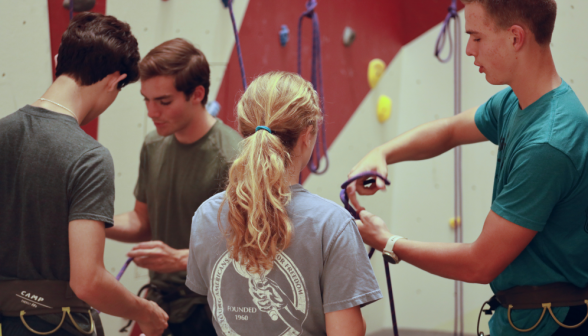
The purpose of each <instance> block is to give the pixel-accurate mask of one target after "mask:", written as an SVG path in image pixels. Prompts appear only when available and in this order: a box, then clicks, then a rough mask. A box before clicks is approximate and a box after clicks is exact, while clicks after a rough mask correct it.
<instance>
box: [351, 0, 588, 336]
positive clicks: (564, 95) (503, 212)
mask: <svg viewBox="0 0 588 336" xmlns="http://www.w3.org/2000/svg"><path fill="white" fill-rule="evenodd" d="M462 2H463V3H465V18H466V32H467V33H468V34H469V35H470V38H469V41H468V45H467V48H466V53H467V54H468V55H469V56H473V57H475V62H474V64H475V65H476V66H478V67H479V68H480V72H481V73H484V74H485V75H486V80H487V81H488V82H489V83H490V84H494V85H503V84H507V85H509V88H507V89H505V90H503V91H501V92H499V93H498V94H496V95H495V96H493V97H492V98H490V100H488V102H486V103H485V104H483V105H482V106H480V107H479V108H474V109H470V110H468V111H465V112H463V113H461V114H459V115H457V116H454V117H451V118H447V119H443V120H437V121H434V122H431V123H428V124H425V125H423V126H420V127H417V128H415V129H413V130H411V131H409V132H407V133H405V134H402V135H400V136H399V137H397V138H395V139H392V140H391V141H389V142H387V143H385V144H384V145H381V146H379V147H377V148H375V149H374V150H372V151H371V152H370V153H369V154H368V155H366V156H365V157H364V158H363V159H362V160H361V161H360V162H359V163H358V164H357V165H356V166H355V167H354V168H353V169H352V171H351V173H350V174H349V176H350V177H351V176H354V175H357V174H359V173H362V172H366V171H373V172H378V173H380V174H381V175H384V176H386V175H387V165H388V164H393V163H397V162H402V161H410V160H423V159H428V158H431V157H435V156H437V155H439V154H441V153H444V152H446V151H448V150H450V149H452V148H454V147H456V146H459V145H464V144H470V143H476V142H482V141H487V140H490V141H491V142H493V143H494V144H496V145H498V146H499V150H498V159H497V165H496V176H495V181H494V192H493V197H492V206H491V208H490V212H489V214H488V216H487V218H486V221H485V222H484V227H483V229H482V233H481V234H480V236H479V237H478V239H476V241H475V242H473V243H470V244H454V243H424V242H418V241H415V240H406V239H402V237H400V236H397V235H392V234H391V233H390V232H389V231H388V230H387V228H386V225H385V223H384V222H383V221H382V220H381V219H380V218H378V217H376V216H374V215H372V214H370V213H368V212H367V211H365V210H363V208H362V207H361V205H360V204H359V203H358V202H357V199H356V192H358V193H359V194H362V195H371V194H373V193H375V192H376V191H378V190H380V189H384V188H385V185H384V183H383V181H381V180H380V179H379V178H378V179H377V180H376V183H374V184H373V185H371V186H370V187H367V188H366V187H364V186H363V185H362V182H363V180H365V178H363V179H359V180H358V181H359V182H358V183H352V184H351V185H350V186H349V187H348V189H347V191H348V194H349V198H350V200H351V202H352V204H353V205H354V207H355V208H356V209H358V210H360V216H361V222H358V227H359V230H360V233H361V235H362V238H363V239H364V242H365V243H367V244H369V245H371V246H373V247H375V248H377V249H379V250H383V251H385V252H387V253H389V255H392V256H393V255H395V256H396V257H397V258H398V259H399V260H405V261H406V262H408V263H411V264H413V265H415V266H417V267H419V268H421V269H423V270H425V271H428V272H430V273H433V274H436V275H439V276H442V277H445V278H450V279H456V280H461V281H466V282H476V283H490V285H491V288H492V290H493V291H494V292H498V291H502V290H507V289H510V288H513V287H517V286H528V285H533V286H542V285H547V284H552V283H561V282H563V283H569V284H572V285H575V286H577V287H579V288H585V287H588V162H586V161H587V158H588V115H587V114H586V110H585V109H584V107H583V106H582V104H581V103H580V101H579V100H578V98H577V97H576V95H575V94H574V92H573V91H572V89H571V88H570V86H569V85H568V84H567V83H565V82H564V81H563V80H562V79H561V78H560V76H559V75H558V73H557V71H556V68H555V64H554V62H553V58H552V55H551V50H550V42H551V36H552V33H553V27H554V23H555V17H556V11H557V9H556V3H555V1H554V0H517V1H492V0H462ZM412 238H414V237H412ZM578 299H580V302H582V300H583V299H588V298H578ZM542 311H543V309H530V310H516V309H515V310H513V311H512V314H511V317H512V322H513V324H514V326H516V327H517V328H520V329H528V328H531V327H533V326H534V325H535V324H536V323H537V321H538V320H539V319H540V316H541V313H542ZM553 312H554V315H555V317H556V318H557V319H558V320H559V321H560V322H563V323H564V324H566V325H575V324H577V323H579V322H580V321H582V319H583V318H584V316H586V313H587V308H586V305H578V306H573V307H563V308H554V309H553ZM490 332H491V334H492V335H518V334H521V333H519V332H518V331H517V330H515V329H514V328H513V327H512V326H511V325H510V323H509V321H508V316H507V309H505V308H503V307H499V308H498V309H497V310H496V311H495V314H494V316H493V317H492V319H491V321H490ZM564 334H565V335H576V334H577V335H586V334H588V323H585V324H583V325H582V326H580V327H579V328H577V329H564V328H561V327H559V326H558V325H557V324H556V322H555V321H554V319H553V318H552V317H551V316H549V314H546V316H544V317H543V320H542V321H541V322H540V323H539V324H538V325H537V326H536V328H535V329H533V330H532V331H530V332H527V333H524V335H529V336H531V335H564Z"/></svg>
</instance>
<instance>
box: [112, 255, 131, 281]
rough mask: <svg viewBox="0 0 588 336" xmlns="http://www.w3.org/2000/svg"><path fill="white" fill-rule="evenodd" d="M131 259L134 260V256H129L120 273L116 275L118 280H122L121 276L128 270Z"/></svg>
mask: <svg viewBox="0 0 588 336" xmlns="http://www.w3.org/2000/svg"><path fill="white" fill-rule="evenodd" d="M131 261H133V258H129V259H127V261H125V264H124V265H123V267H122V268H121V269H120V271H118V274H117V275H116V281H120V278H122V276H123V274H124V273H125V271H126V270H127V267H129V264H130V263H131Z"/></svg>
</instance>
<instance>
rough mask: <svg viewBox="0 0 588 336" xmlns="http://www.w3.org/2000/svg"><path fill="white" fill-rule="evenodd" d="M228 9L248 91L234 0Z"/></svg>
mask: <svg viewBox="0 0 588 336" xmlns="http://www.w3.org/2000/svg"><path fill="white" fill-rule="evenodd" d="M228 7H229V13H230V14H231V21H232V22H233V33H235V43H236V45H237V55H238V56H239V67H240V68H241V79H242V80H243V90H247V79H246V78H247V77H245V66H244V65H243V55H242V54H241V43H239V32H238V31H237V23H235V15H234V14H233V0H229V1H228Z"/></svg>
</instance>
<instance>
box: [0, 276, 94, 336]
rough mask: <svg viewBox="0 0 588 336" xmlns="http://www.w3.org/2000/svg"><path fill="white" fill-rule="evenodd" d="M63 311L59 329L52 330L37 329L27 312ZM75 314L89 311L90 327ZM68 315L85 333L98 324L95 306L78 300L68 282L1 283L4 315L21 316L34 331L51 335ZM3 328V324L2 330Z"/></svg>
mask: <svg viewBox="0 0 588 336" xmlns="http://www.w3.org/2000/svg"><path fill="white" fill-rule="evenodd" d="M59 313H61V314H62V316H61V322H60V323H59V325H57V327H55V329H53V330H50V331H37V330H34V329H33V328H31V327H30V326H29V325H28V323H27V322H26V320H25V315H26V316H31V315H46V314H59ZM71 313H82V314H86V313H87V314H88V315H89V317H90V330H84V329H82V328H81V327H80V326H79V325H78V324H77V322H76V321H75V319H74V318H73V316H72V315H71ZM66 315H67V316H69V319H70V321H71V323H72V324H73V326H74V327H75V328H76V329H77V330H78V331H79V332H81V333H82V334H84V335H91V334H93V333H94V329H95V327H96V325H95V323H94V317H93V315H94V314H93V312H92V308H90V306H89V305H88V304H87V303H85V302H84V301H82V300H80V299H78V297H77V296H76V295H75V293H74V292H73V291H72V289H71V287H70V286H69V283H68V282H67V281H59V280H11V281H1V282H0V317H1V316H11V317H16V316H18V317H20V319H21V321H22V323H23V324H24V326H25V327H26V328H27V329H28V330H29V331H30V332H32V333H34V334H37V335H50V334H53V333H54V332H56V331H57V330H59V328H61V326H62V325H63V322H64V321H65V317H66ZM98 321H99V320H98ZM96 329H98V328H96ZM100 329H101V328H100ZM1 330H2V325H1V324H0V333H1Z"/></svg>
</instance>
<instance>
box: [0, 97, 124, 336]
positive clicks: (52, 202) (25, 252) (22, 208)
mask: <svg viewBox="0 0 588 336" xmlns="http://www.w3.org/2000/svg"><path fill="white" fill-rule="evenodd" d="M113 215H114V165H113V162H112V157H111V156H110V153H109V152H108V150H107V149H106V148H104V147H103V146H102V145H100V144H99V143H98V142H97V141H96V140H94V139H92V137H90V136H89V135H87V134H86V133H85V132H84V131H83V130H82V129H81V128H80V126H79V125H78V124H77V122H76V120H75V119H74V118H73V117H71V116H68V115H64V114H60V113H55V112H52V111H49V110H46V109H43V108H39V107H34V106H30V105H27V106H25V107H23V108H21V109H20V110H18V111H16V112H15V113H12V114H10V115H8V116H7V117H5V118H2V119H0V265H1V266H0V281H4V280H15V279H21V280H42V279H47V280H63V281H69V273H70V268H69V234H68V227H69V222H71V221H73V220H76V219H90V220H95V221H100V222H104V223H105V225H106V226H107V227H110V226H112V223H113V220H112V218H113ZM52 316H53V315H44V316H43V319H44V320H47V321H49V322H56V323H59V321H60V319H61V314H59V316H57V315H55V316H54V317H55V318H54V319H53V318H52ZM14 319H15V320H18V321H16V322H17V323H21V322H20V319H19V318H14ZM29 319H30V320H28V321H31V320H34V318H33V317H30V318H29ZM30 323H32V324H34V322H30ZM68 323H69V322H67V323H66V324H68ZM78 323H80V324H83V322H80V321H79V320H78ZM65 329H67V330H70V331H71V332H72V333H74V334H80V333H77V332H76V331H75V329H74V328H73V327H71V328H69V327H68V326H65ZM80 335H81V334H80Z"/></svg>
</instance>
